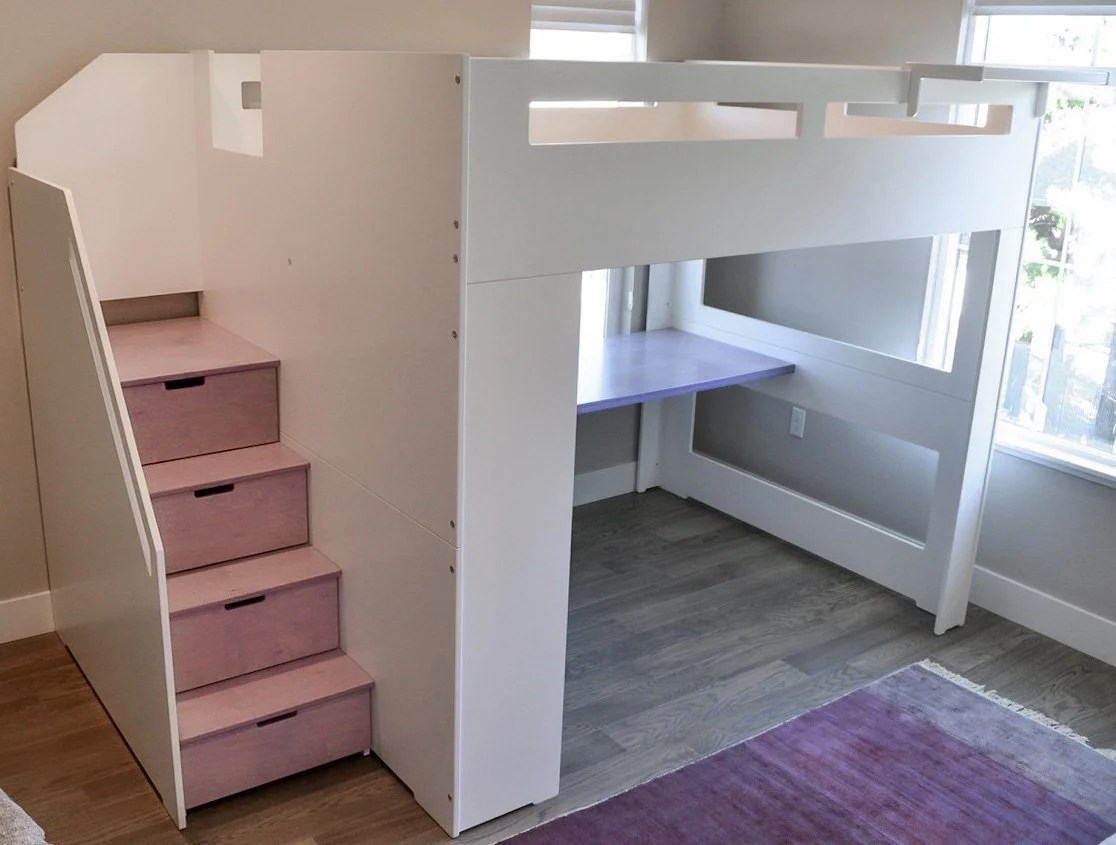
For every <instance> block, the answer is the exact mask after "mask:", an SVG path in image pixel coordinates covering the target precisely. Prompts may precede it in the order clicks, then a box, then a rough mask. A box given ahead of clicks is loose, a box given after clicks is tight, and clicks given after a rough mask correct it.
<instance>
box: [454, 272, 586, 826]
mask: <svg viewBox="0 0 1116 845" xmlns="http://www.w3.org/2000/svg"><path fill="white" fill-rule="evenodd" d="M579 279H580V277H579V276H576V275H573V276H564V277H557V278H553V277H552V278H537V279H520V280H514V281H507V282H496V283H492V284H486V285H472V286H470V287H469V289H468V292H467V294H466V322H465V335H464V339H465V397H466V398H465V406H464V409H463V415H464V416H463V419H464V444H465V451H464V465H463V468H464V477H463V499H462V508H463V523H462V529H463V532H464V533H463V536H462V560H461V567H460V571H459V572H458V577H459V580H460V586H459V590H460V594H459V602H460V605H459V607H460V612H459V625H460V630H459V643H458V653H459V655H460V668H459V677H458V684H459V693H458V695H459V704H458V706H459V712H458V724H459V726H460V728H459V731H460V735H459V738H458V742H459V745H458V771H457V789H456V791H455V796H456V804H457V812H458V829H459V830H461V829H466V828H469V827H472V826H474V825H477V824H479V823H481V822H484V821H487V820H489V819H491V818H495V817H496V816H499V815H502V814H503V813H507V812H509V811H511V810H514V809H516V808H517V807H520V806H523V805H525V804H531V803H537V802H539V801H542V800H544V799H546V798H549V797H551V796H553V795H555V794H556V793H557V791H558V773H559V768H560V762H561V747H562V701H563V689H564V683H565V653H566V622H567V613H568V609H567V597H568V594H569V571H570V530H571V521H572V509H573V473H574V439H575V431H576V407H577V348H578V321H579V318H580V315H579V307H578V304H579V298H580V284H579Z"/></svg>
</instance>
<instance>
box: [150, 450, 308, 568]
mask: <svg viewBox="0 0 1116 845" xmlns="http://www.w3.org/2000/svg"><path fill="white" fill-rule="evenodd" d="M151 504H152V506H153V507H154V510H155V520H156V522H158V524H159V533H160V534H161V535H162V537H163V547H164V549H165V550H166V565H167V572H168V573H172V572H181V571H182V570H184V569H193V568H195V567H198V566H206V565H208V564H210V563H221V562H223V561H226V560H235V559H236V558H241V557H248V556H250V555H256V554H263V553H264V552H269V551H273V550H275V549H285V548H288V547H290V546H300V545H302V544H304V543H306V542H308V540H309V534H308V527H307V516H306V469H305V468H299V469H295V470H291V471H285V472H281V473H276V474H274V475H267V476H263V477H260V478H249V479H246V480H243V481H237V482H235V483H228V484H221V483H218V484H215V485H214V486H213V487H201V488H196V489H192V490H185V491H182V492H178V493H170V494H167V495H162V496H158V497H154V498H152V501H151Z"/></svg>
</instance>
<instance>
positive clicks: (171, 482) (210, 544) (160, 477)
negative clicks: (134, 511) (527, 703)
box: [109, 317, 372, 809]
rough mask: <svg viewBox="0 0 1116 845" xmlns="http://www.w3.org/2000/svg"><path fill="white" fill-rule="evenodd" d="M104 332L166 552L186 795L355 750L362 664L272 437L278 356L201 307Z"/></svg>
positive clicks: (363, 711) (328, 568)
mask: <svg viewBox="0 0 1116 845" xmlns="http://www.w3.org/2000/svg"><path fill="white" fill-rule="evenodd" d="M109 338H110V341H111V344H112V350H113V356H114V358H115V360H116V365H117V370H118V373H119V376H120V381H121V385H122V387H123V391H124V399H125V402H126V404H127V406H128V413H129V416H130V417H131V421H132V428H133V432H134V435H135V440H136V446H137V449H138V451H139V455H140V461H141V462H142V463H143V464H144V474H145V476H146V478H147V486H148V491H149V493H150V496H151V502H152V506H153V508H154V511H155V517H156V521H157V522H158V525H159V533H160V534H161V535H162V539H163V546H164V549H165V554H166V572H167V600H168V607H169V614H170V634H171V653H172V657H173V664H174V680H175V692H176V696H177V709H178V719H179V734H180V742H181V750H182V776H183V787H184V792H185V800H186V807H187V808H188V809H189V808H193V807H196V806H198V805H200V804H205V803H208V802H210V801H214V800H216V799H219V798H223V797H225V796H227V795H231V794H233V793H236V792H240V791H243V790H245V789H249V788H251V787H254V786H257V785H260V784H263V783H267V782H269V781H272V780H276V779H278V778H282V777H286V776H288V775H291V774H294V773H296V772H299V771H303V770H305V769H309V768H312V767H314V766H318V765H321V764H323V763H327V762H330V761H332V760H336V759H339V758H341V757H345V756H348V755H350V754H356V753H361V752H364V751H367V750H368V749H369V748H370V747H371V687H372V679H371V678H370V677H369V676H368V675H367V674H366V673H365V672H364V671H363V670H362V669H361V668H360V667H359V666H358V665H357V664H356V663H355V662H353V661H352V660H351V659H350V658H349V657H347V656H346V655H345V654H344V652H342V651H341V650H340V625H339V621H340V619H339V614H340V609H339V605H338V588H339V581H340V575H341V573H340V571H339V570H338V568H337V567H336V566H335V565H334V564H333V563H332V562H331V561H329V560H328V559H327V558H326V557H325V556H323V555H322V554H321V553H320V552H318V551H317V550H316V549H315V548H314V547H313V546H311V545H309V525H308V522H309V520H308V511H307V493H308V490H307V480H308V471H309V466H308V464H307V462H306V461H305V460H304V459H303V458H302V457H301V456H300V455H298V454H297V453H296V452H294V451H293V450H291V449H288V448H287V447H286V446H284V445H282V444H281V443H279V442H278V441H279V403H278V367H279V361H278V360H277V359H275V358H274V357H272V356H270V355H268V354H267V353H265V352H263V351H262V350H260V349H258V348H257V347H255V346H253V345H252V344H250V343H247V342H246V341H244V340H242V339H241V338H238V337H236V336H235V335H232V334H230V333H228V332H226V331H224V330H222V329H220V328H218V327H217V326H215V325H213V324H212V323H209V322H207V321H206V320H204V319H202V318H198V317H189V318H181V319H171V320H159V321H154V322H148V323H135V324H130V325H121V326H114V327H112V328H110V330H109Z"/></svg>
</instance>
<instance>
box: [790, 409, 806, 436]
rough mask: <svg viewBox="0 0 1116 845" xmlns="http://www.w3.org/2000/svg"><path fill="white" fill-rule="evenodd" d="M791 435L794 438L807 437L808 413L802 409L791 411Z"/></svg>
mask: <svg viewBox="0 0 1116 845" xmlns="http://www.w3.org/2000/svg"><path fill="white" fill-rule="evenodd" d="M790 433H791V434H792V435H793V436H794V437H805V436H806V412H805V411H804V410H802V409H801V408H792V409H791V425H790Z"/></svg>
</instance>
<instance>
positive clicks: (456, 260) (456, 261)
mask: <svg viewBox="0 0 1116 845" xmlns="http://www.w3.org/2000/svg"><path fill="white" fill-rule="evenodd" d="M459 261H461V256H459V255H455V256H454V257H453V263H454V264H457V263H458V262H459Z"/></svg>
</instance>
